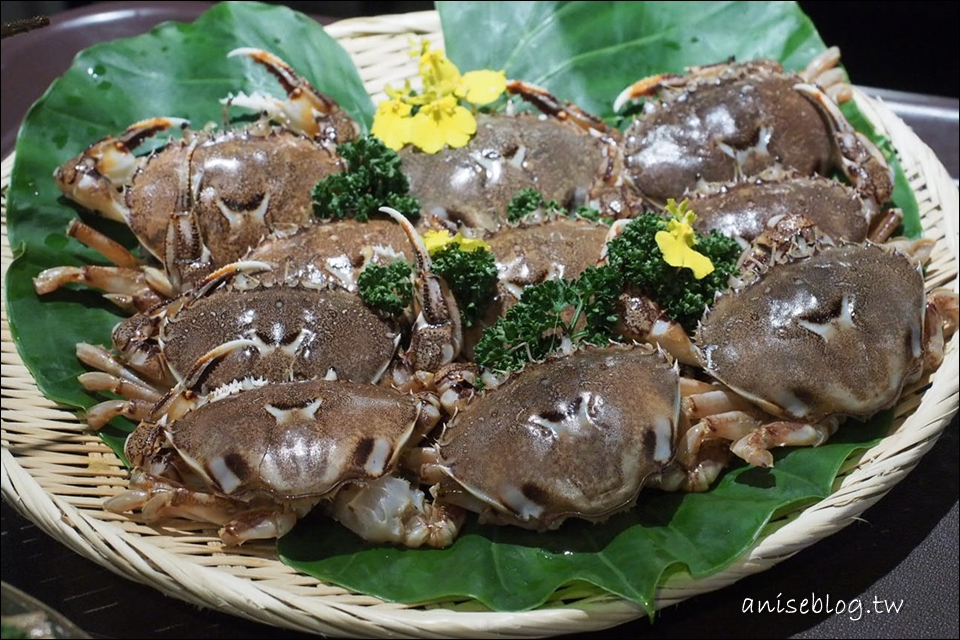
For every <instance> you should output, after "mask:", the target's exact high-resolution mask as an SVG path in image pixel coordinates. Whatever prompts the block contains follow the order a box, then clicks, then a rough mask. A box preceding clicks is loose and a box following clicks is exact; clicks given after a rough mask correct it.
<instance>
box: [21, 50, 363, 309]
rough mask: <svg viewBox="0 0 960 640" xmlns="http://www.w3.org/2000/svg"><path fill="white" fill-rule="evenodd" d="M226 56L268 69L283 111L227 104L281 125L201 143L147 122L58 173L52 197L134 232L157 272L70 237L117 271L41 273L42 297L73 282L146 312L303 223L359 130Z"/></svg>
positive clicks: (270, 103) (291, 76)
mask: <svg viewBox="0 0 960 640" xmlns="http://www.w3.org/2000/svg"><path fill="white" fill-rule="evenodd" d="M230 55H246V56H249V57H251V58H252V59H253V60H255V61H256V62H258V63H260V64H262V65H264V66H266V67H267V69H268V70H269V71H270V72H271V73H273V75H274V76H276V77H277V78H278V79H279V80H280V82H281V83H282V85H283V87H284V89H285V90H286V92H287V95H288V98H289V99H288V100H287V101H280V100H276V99H273V98H267V97H265V96H261V95H259V94H255V95H254V96H245V95H242V94H241V95H240V96H237V97H233V98H230V99H229V100H228V102H229V103H231V104H236V105H240V106H246V107H253V108H257V109H260V110H262V111H264V112H265V113H266V114H267V115H268V116H269V117H270V118H273V119H274V120H279V121H280V122H282V125H281V126H271V125H270V124H269V121H268V120H266V119H263V120H260V121H259V122H257V123H255V124H253V125H251V126H249V127H246V128H243V129H231V130H227V131H221V132H208V131H199V132H198V131H193V130H190V129H189V128H187V124H188V123H187V122H186V121H185V120H181V119H178V118H151V119H148V120H144V121H142V122H138V123H136V124H133V125H131V126H130V127H129V128H128V129H127V130H126V131H125V132H124V133H122V134H121V135H120V136H118V137H113V136H110V137H108V138H105V139H103V140H101V141H99V142H95V143H93V144H92V145H91V146H90V147H88V148H87V149H86V150H85V151H84V152H82V153H81V154H80V155H79V156H77V157H76V158H73V159H71V160H69V161H68V162H66V163H64V164H63V165H62V166H61V167H59V168H58V169H57V171H56V172H55V179H56V182H57V185H58V186H59V187H60V189H61V190H62V191H63V193H64V194H65V195H66V196H67V197H68V198H69V199H71V200H73V201H74V202H76V203H77V204H79V205H81V206H83V207H85V208H87V209H90V210H93V211H94V212H96V213H98V214H100V215H102V216H104V217H106V218H109V219H111V220H116V221H118V222H121V223H123V224H125V225H127V226H128V227H130V229H131V230H132V231H133V233H134V234H135V235H136V237H137V239H138V240H139V241H140V243H141V245H142V246H143V248H144V249H145V250H146V252H147V253H148V254H149V255H150V256H151V257H152V258H154V259H156V260H157V261H159V263H160V264H162V266H163V271H160V270H157V269H146V268H143V267H142V265H141V264H140V261H139V260H137V259H136V258H135V257H133V256H132V255H131V254H130V253H129V252H125V250H122V248H119V245H116V243H114V242H113V241H112V240H110V239H109V238H106V237H105V236H102V235H101V234H99V233H97V232H95V231H93V230H92V229H89V228H83V227H78V226H77V225H73V226H72V227H71V232H70V234H71V235H72V236H73V237H75V238H77V239H78V240H80V241H81V242H84V243H85V244H88V245H90V246H91V247H92V248H94V249H96V250H98V251H100V252H101V253H102V254H104V255H105V256H106V257H107V258H108V259H111V260H113V261H114V263H115V264H116V267H103V266H88V267H79V268H77V267H58V268H55V269H49V270H47V271H45V272H44V273H42V274H40V276H39V277H38V279H37V290H38V291H39V292H41V293H47V292H50V291H53V290H55V289H56V288H58V287H60V286H62V285H64V284H66V283H68V282H80V283H83V284H86V285H88V286H92V287H94V288H99V289H103V290H105V291H106V292H107V293H108V294H112V295H113V296H114V299H116V300H118V301H119V302H121V303H122V304H123V305H125V306H128V307H132V308H134V309H137V310H143V309H146V308H148V307H149V306H151V305H152V304H153V303H155V302H156V301H157V299H163V298H171V297H173V296H174V295H176V294H177V293H180V292H181V291H183V290H186V289H188V288H189V287H190V286H191V284H192V283H193V282H195V281H197V280H199V279H202V278H203V277H204V276H205V275H207V274H208V273H210V272H211V271H213V270H215V269H217V268H219V267H221V266H224V265H226V264H229V263H231V262H234V261H235V260H238V259H239V258H240V257H241V256H243V254H244V253H245V252H246V251H247V250H248V249H249V248H250V247H252V246H254V245H256V244H257V243H258V242H259V240H260V239H261V237H262V236H264V235H266V234H268V233H270V232H271V231H275V230H283V229H287V230H289V229H293V228H296V227H298V226H300V225H303V224H304V223H306V222H307V221H309V220H310V218H311V204H310V187H311V186H312V185H314V184H315V183H316V182H317V181H318V180H320V179H321V178H324V177H326V176H328V175H330V174H331V173H335V172H339V171H342V170H343V169H344V163H343V161H342V160H341V159H340V157H339V156H338V155H337V151H336V145H337V144H338V143H340V142H344V141H347V140H351V139H353V138H354V137H355V136H356V134H357V131H358V129H357V126H356V124H355V123H353V122H352V121H350V119H349V118H348V117H347V116H346V114H345V113H344V112H342V111H341V110H340V109H339V107H338V106H337V105H336V104H335V103H334V102H333V101H332V100H331V99H330V98H329V97H327V96H325V95H323V94H321V93H319V92H318V91H316V90H315V89H314V88H313V87H312V86H311V85H310V83H309V82H307V81H306V80H305V79H303V78H301V77H299V76H298V75H297V74H296V73H295V72H294V71H293V70H292V69H291V68H290V67H289V66H288V65H287V64H286V63H285V62H283V61H282V60H280V59H279V58H277V57H275V56H273V55H271V54H269V53H267V52H265V51H260V50H254V49H237V50H235V51H233V52H231V54H230ZM176 128H181V129H183V136H182V138H180V139H176V140H172V141H170V142H169V143H167V144H166V145H165V146H164V147H162V148H161V149H159V150H158V151H155V152H154V153H152V154H150V155H148V156H143V157H137V156H135V155H134V154H133V150H134V149H136V147H137V146H139V145H140V144H141V143H142V142H143V141H144V140H146V139H148V138H150V137H152V136H154V135H156V134H157V133H159V132H161V131H166V130H169V129H176Z"/></svg>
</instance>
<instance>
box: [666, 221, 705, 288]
mask: <svg viewBox="0 0 960 640" xmlns="http://www.w3.org/2000/svg"><path fill="white" fill-rule="evenodd" d="M654 238H655V239H656V241H657V246H658V247H660V253H662V254H663V261H664V262H666V263H667V264H668V265H670V266H671V267H679V268H687V269H690V270H692V271H693V277H694V278H696V279H697V280H700V279H702V278H705V277H706V276H708V275H710V274H711V273H712V272H713V269H714V267H713V263H712V262H711V261H710V258H708V257H707V256H705V255H703V254H702V253H699V252H697V251H694V250H693V249H692V248H691V247H690V245H688V244H687V243H686V242H685V241H684V240H683V239H682V238H678V237H677V236H676V235H674V234H673V233H671V232H670V231H657V235H656V236H654Z"/></svg>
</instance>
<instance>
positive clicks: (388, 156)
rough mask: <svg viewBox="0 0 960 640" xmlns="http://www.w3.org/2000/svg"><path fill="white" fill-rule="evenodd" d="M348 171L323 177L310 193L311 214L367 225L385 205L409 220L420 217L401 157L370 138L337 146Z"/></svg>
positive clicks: (418, 204)
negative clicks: (348, 219)
mask: <svg viewBox="0 0 960 640" xmlns="http://www.w3.org/2000/svg"><path fill="white" fill-rule="evenodd" d="M337 152H338V153H339V154H340V156H341V157H342V158H343V159H344V161H346V163H347V170H346V171H343V172H341V173H335V174H333V175H330V176H327V177H326V178H323V179H322V180H320V181H319V182H317V184H316V186H314V188H313V192H312V203H313V213H314V215H316V216H317V217H318V218H321V219H323V220H329V219H334V220H343V219H345V218H354V219H356V220H359V221H361V222H366V221H367V220H368V219H369V217H370V214H372V213H376V212H377V211H379V209H380V207H382V206H384V205H386V206H388V207H392V208H394V209H396V210H397V211H399V212H400V213H402V214H403V215H405V216H406V217H407V218H409V219H410V220H416V219H417V218H419V217H420V202H419V201H418V200H417V199H416V198H414V197H413V196H411V195H410V182H409V180H407V176H406V174H404V173H403V170H402V169H401V162H400V156H399V155H398V154H397V152H396V151H393V150H392V149H388V148H387V147H386V146H385V145H384V144H383V142H381V141H380V140H378V139H377V138H374V137H373V136H364V137H362V138H359V139H357V140H355V141H353V142H346V143H344V144H341V145H340V146H339V147H337Z"/></svg>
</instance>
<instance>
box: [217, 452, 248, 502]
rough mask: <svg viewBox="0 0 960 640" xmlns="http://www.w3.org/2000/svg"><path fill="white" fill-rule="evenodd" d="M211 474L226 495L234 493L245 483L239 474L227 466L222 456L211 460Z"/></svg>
mask: <svg viewBox="0 0 960 640" xmlns="http://www.w3.org/2000/svg"><path fill="white" fill-rule="evenodd" d="M210 474H211V475H212V476H213V480H214V482H216V483H217V485H218V486H219V487H220V489H222V490H223V492H224V493H226V494H231V493H233V492H234V491H236V489H237V487H239V486H240V485H241V484H242V483H243V481H242V480H241V479H240V478H239V477H238V476H237V474H235V473H234V472H233V470H232V469H231V468H230V467H229V466H228V465H227V461H226V460H225V459H224V458H223V457H221V456H216V457H215V458H211V460H210Z"/></svg>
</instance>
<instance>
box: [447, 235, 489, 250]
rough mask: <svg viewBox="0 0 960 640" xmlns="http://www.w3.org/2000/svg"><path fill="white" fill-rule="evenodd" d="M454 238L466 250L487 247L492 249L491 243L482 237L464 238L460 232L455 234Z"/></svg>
mask: <svg viewBox="0 0 960 640" xmlns="http://www.w3.org/2000/svg"><path fill="white" fill-rule="evenodd" d="M454 240H456V241H457V243H458V244H459V245H460V248H461V249H463V250H464V251H466V252H468V253H469V252H470V251H476V250H477V249H486V250H487V251H490V245H489V244H487V243H486V242H484V241H483V240H481V239H480V238H464V237H463V236H462V235H460V234H459V233H458V234H457V235H456V236H454Z"/></svg>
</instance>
